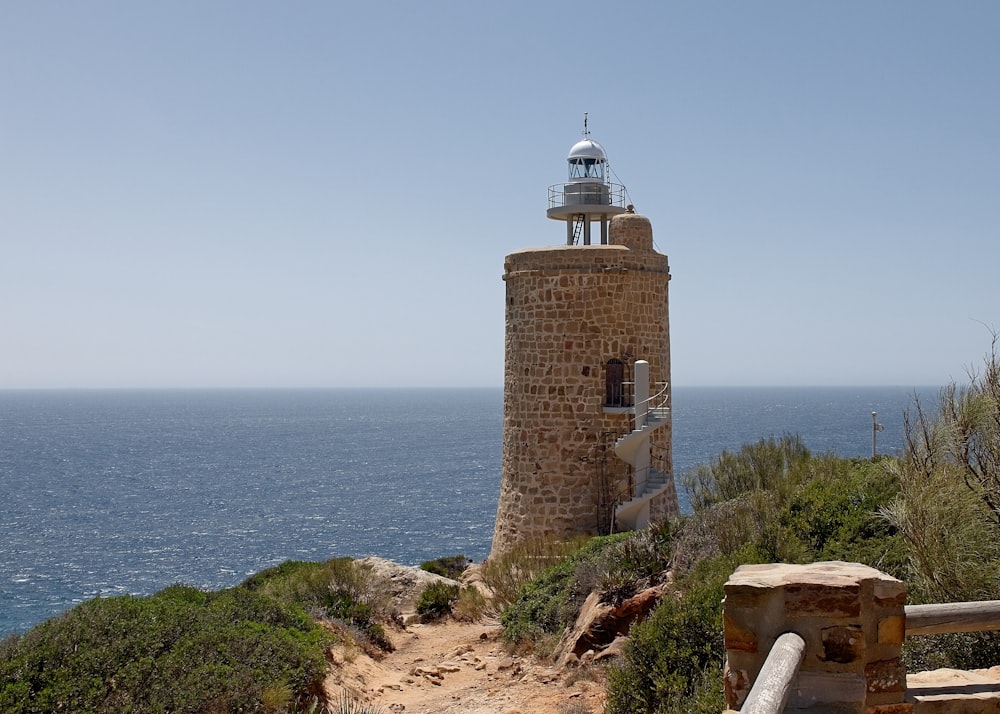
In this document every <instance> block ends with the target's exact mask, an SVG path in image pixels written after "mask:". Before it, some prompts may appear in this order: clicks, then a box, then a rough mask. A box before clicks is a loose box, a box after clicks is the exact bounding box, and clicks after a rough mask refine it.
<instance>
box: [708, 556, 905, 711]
mask: <svg viewBox="0 0 1000 714" xmlns="http://www.w3.org/2000/svg"><path fill="white" fill-rule="evenodd" d="M725 592H726V599H725V604H724V609H723V626H724V632H725V643H726V681H725V686H726V704H727V705H728V706H729V707H730V708H732V709H738V708H739V707H740V706H741V705H742V704H743V701H744V700H745V699H746V696H747V694H748V693H749V692H750V689H751V687H752V686H753V683H754V681H755V680H756V678H757V675H758V673H759V672H760V669H761V667H762V666H763V664H764V660H765V659H766V658H767V655H768V652H769V651H770V649H771V646H772V645H773V644H774V641H775V640H776V639H777V638H778V637H779V636H780V635H782V634H784V633H785V632H794V633H796V634H798V635H799V636H800V637H802V639H803V640H805V643H806V649H805V657H804V659H803V662H802V666H801V668H800V669H799V673H798V675H797V677H796V679H795V680H793V682H792V693H791V696H790V697H789V700H788V704H787V707H786V709H785V711H786V712H814V713H818V712H830V711H836V712H838V713H839V712H843V713H844V714H847V713H854V712H857V713H858V714H909V712H912V705H911V704H906V703H905V701H906V671H905V668H904V666H903V663H902V660H901V656H902V647H903V638H904V636H905V634H906V620H905V614H904V611H903V607H904V605H905V602H906V585H905V583H903V582H901V581H899V580H896V579H895V578H893V577H890V576H888V575H886V574H885V573H882V572H880V571H878V570H875V569H874V568H870V567H868V566H866V565H860V564H857V563H840V562H826V563H812V564H809V565H788V564H772V565H743V566H740V567H739V568H737V570H736V572H735V573H733V575H732V576H731V577H730V578H729V582H727V583H726V586H725Z"/></svg>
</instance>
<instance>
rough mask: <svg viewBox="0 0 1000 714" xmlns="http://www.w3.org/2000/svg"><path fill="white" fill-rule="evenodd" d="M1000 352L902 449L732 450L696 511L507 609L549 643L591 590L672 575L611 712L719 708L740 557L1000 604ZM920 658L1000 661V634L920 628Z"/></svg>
mask: <svg viewBox="0 0 1000 714" xmlns="http://www.w3.org/2000/svg"><path fill="white" fill-rule="evenodd" d="M995 348H996V340H994V343H993V349H992V350H991V353H990V354H989V355H988V356H987V359H986V362H985V365H984V367H983V369H982V370H981V371H974V372H972V373H970V375H969V377H970V379H969V383H968V384H967V385H964V386H959V385H957V384H951V385H949V386H948V387H946V388H945V389H943V390H942V391H941V394H940V398H939V403H938V405H937V408H936V409H928V408H926V407H925V406H924V405H921V404H920V403H919V402H915V404H914V409H913V411H912V412H911V413H909V414H907V415H906V417H905V419H904V426H905V432H906V449H905V453H904V454H903V455H902V456H901V457H900V458H898V459H896V458H890V457H882V458H878V459H875V460H869V459H842V458H837V457H833V456H830V455H822V454H821V455H814V454H811V453H810V452H809V450H808V449H807V448H806V446H805V445H804V444H803V443H802V441H801V440H800V439H799V438H798V437H797V436H794V435H785V436H782V437H780V438H773V437H772V438H768V439H764V440H761V441H759V442H758V443H756V444H751V445H745V446H743V447H742V448H741V449H739V450H738V451H735V452H724V453H723V454H721V455H720V456H719V457H717V458H716V459H715V460H714V461H713V462H712V463H710V464H708V465H705V466H703V467H701V468H699V469H697V470H695V471H693V472H692V473H689V474H687V475H686V476H685V478H684V486H685V488H686V489H687V491H688V493H689V495H690V496H691V502H692V504H693V507H694V512H693V514H692V515H690V516H689V517H686V518H683V519H680V520H678V521H676V522H671V523H666V524H660V525H659V526H657V527H654V528H652V529H650V530H649V531H644V532H641V533H634V534H628V535H625V536H612V537H608V538H603V539H602V538H598V539H594V540H592V541H590V542H588V543H587V544H586V546H585V547H584V548H582V549H580V550H579V551H577V552H576V553H574V554H573V555H571V556H569V557H568V558H566V559H565V560H563V561H561V562H559V563H558V564H557V565H555V566H553V567H552V568H550V569H548V570H546V571H544V572H542V573H541V574H540V575H539V576H538V577H537V578H536V579H534V580H533V581H532V582H530V583H527V584H526V585H524V587H523V588H522V590H521V591H520V595H519V597H518V598H517V599H515V600H513V601H512V602H511V604H510V605H509V607H508V608H507V610H506V611H505V612H504V615H503V623H504V626H505V634H506V636H507V637H508V638H509V639H510V640H511V641H516V642H520V643H521V645H522V646H524V643H525V641H526V640H527V641H529V642H530V643H533V644H535V645H536V646H538V647H539V648H540V651H542V652H544V651H545V650H546V647H547V646H548V645H547V643H548V642H551V639H552V638H553V637H557V636H558V634H559V633H560V632H562V630H563V629H564V628H565V627H566V626H567V625H568V624H570V623H571V622H572V621H573V619H574V618H575V614H576V608H578V606H579V603H580V602H581V601H582V600H581V593H586V592H589V589H588V588H592V589H595V590H597V591H599V592H601V594H602V597H603V598H604V599H606V600H609V601H610V600H612V599H614V598H616V597H617V598H621V597H622V596H623V593H630V592H634V591H635V590H636V589H638V586H639V585H648V584H651V583H655V582H657V581H666V579H667V577H668V573H669V574H670V577H671V578H672V580H673V587H674V591H675V593H676V597H666V598H663V600H662V601H661V603H660V604H659V605H658V607H657V608H656V609H655V610H654V611H653V613H652V614H651V616H650V617H649V618H648V619H647V620H646V621H645V622H642V623H639V624H637V625H635V626H633V628H632V630H631V636H630V640H629V643H628V645H627V646H626V648H625V651H624V656H623V658H622V660H621V662H620V663H619V664H617V665H614V666H612V667H611V668H610V670H609V671H608V701H607V706H606V714H641V713H650V714H651V713H656V714H682V713H685V714H691V713H698V712H705V713H708V712H712V713H713V714H717V713H718V712H719V711H722V710H723V709H724V701H723V698H722V666H723V660H724V657H725V651H724V648H723V643H722V618H721V609H722V608H721V602H722V598H723V584H724V583H725V581H726V579H727V578H728V576H729V575H730V574H731V573H732V571H733V570H734V569H735V568H736V567H737V566H738V565H740V564H744V563H763V562H778V561H782V562H793V563H794V562H812V561H817V560H844V561H855V562H861V563H865V564H867V565H871V566H873V567H876V568H879V569H880V570H883V571H884V572H887V573H889V574H890V575H893V576H895V577H897V578H900V579H902V580H905V581H906V582H907V584H908V588H909V601H910V602H911V603H923V602H947V601H961V600H978V599H995V598H1000V365H998V360H997V355H996V349H995ZM516 557H517V556H516V554H515V555H512V556H511V558H512V559H516ZM630 581H631V583H632V585H634V586H635V587H630ZM905 656H906V659H907V666H908V669H909V670H910V671H919V670H922V669H931V668H937V667H955V668H960V669H972V668H977V667H989V666H993V665H995V664H997V663H1000V635H998V634H997V633H975V634H960V635H941V636H935V637H921V638H916V639H915V640H908V641H907V645H906V652H905Z"/></svg>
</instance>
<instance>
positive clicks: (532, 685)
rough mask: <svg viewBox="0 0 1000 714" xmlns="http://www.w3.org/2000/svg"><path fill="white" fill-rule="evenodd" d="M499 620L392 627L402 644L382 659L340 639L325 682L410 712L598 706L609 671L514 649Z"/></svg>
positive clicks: (583, 710)
mask: <svg viewBox="0 0 1000 714" xmlns="http://www.w3.org/2000/svg"><path fill="white" fill-rule="evenodd" d="M499 635H500V628H499V626H498V625H497V624H496V623H490V622H487V623H478V624H469V623H459V622H454V621H444V622H441V623H436V624H426V625H423V624H414V625H409V626H408V627H407V628H406V629H405V630H403V631H396V632H392V633H391V637H392V640H393V643H394V644H395V646H396V650H395V652H393V653H391V654H389V655H387V656H386V657H385V658H384V659H383V660H381V661H379V662H376V661H375V660H372V659H371V658H369V657H368V656H366V655H365V654H364V653H363V652H361V651H360V650H357V649H352V648H347V649H345V648H344V647H338V648H337V650H336V651H335V654H334V662H333V666H332V667H331V672H330V675H329V677H328V678H327V680H326V688H327V691H328V692H329V693H330V698H331V701H334V702H336V701H339V700H340V698H341V696H342V694H343V693H344V692H347V693H348V694H349V695H350V696H351V697H353V698H354V699H356V700H358V701H363V702H370V703H374V704H377V705H378V706H379V707H381V708H382V710H383V711H385V712H387V713H389V712H407V713H408V714H494V713H496V714H533V713H535V712H553V713H554V714H596V713H597V712H600V711H601V710H602V707H603V702H604V682H603V674H602V671H601V670H600V669H599V668H594V667H584V668H579V669H571V670H566V671H562V672H560V671H558V670H556V669H555V668H554V667H552V666H550V665H549V663H547V662H541V661H538V660H535V659H534V658H531V657H517V656H512V655H510V654H508V653H507V651H506V649H505V648H504V645H503V642H502V641H500V639H499Z"/></svg>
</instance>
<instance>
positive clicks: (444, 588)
mask: <svg viewBox="0 0 1000 714" xmlns="http://www.w3.org/2000/svg"><path fill="white" fill-rule="evenodd" d="M458 593H459V586H458V585H449V584H448V583H443V582H441V581H437V582H433V583H431V584H430V585H428V586H427V587H426V588H424V589H423V592H421V593H420V599H419V600H417V614H418V615H420V619H421V621H424V622H426V621H428V620H436V619H437V618H439V617H444V616H445V615H447V614H449V613H450V612H451V609H452V605H453V604H454V603H455V601H456V600H457V599H458Z"/></svg>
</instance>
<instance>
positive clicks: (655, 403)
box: [632, 382, 670, 429]
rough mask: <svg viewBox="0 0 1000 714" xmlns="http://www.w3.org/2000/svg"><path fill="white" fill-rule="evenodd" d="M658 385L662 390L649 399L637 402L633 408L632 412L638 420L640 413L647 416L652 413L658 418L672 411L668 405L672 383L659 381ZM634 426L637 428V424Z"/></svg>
mask: <svg viewBox="0 0 1000 714" xmlns="http://www.w3.org/2000/svg"><path fill="white" fill-rule="evenodd" d="M656 386H658V387H660V391H658V392H657V393H656V394H654V395H653V396H651V397H649V398H648V399H644V400H643V401H641V402H638V403H636V405H635V407H634V408H633V410H632V413H633V415H634V418H635V419H636V421H638V417H639V415H642V416H643V417H647V416H648V415H650V414H652V415H653V416H654V417H655V418H657V419H662V418H663V417H664V416H666V414H667V412H669V411H670V407H669V406H667V403H668V402H669V401H670V383H669V382H657V383H656ZM632 427H633V429H635V428H637V427H636V425H635V424H633V425H632Z"/></svg>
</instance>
